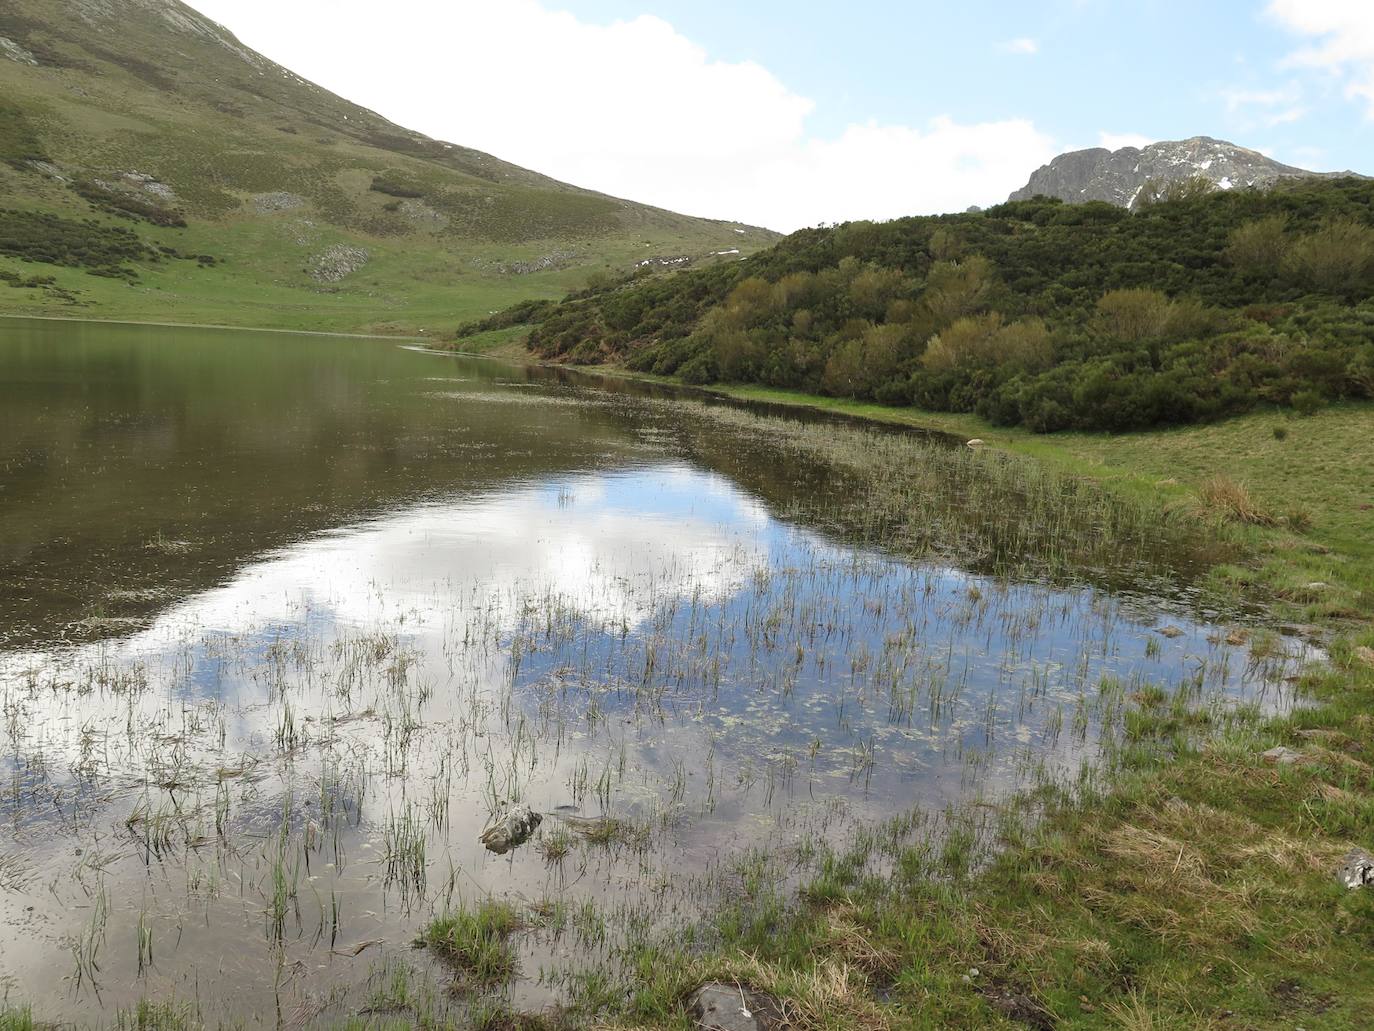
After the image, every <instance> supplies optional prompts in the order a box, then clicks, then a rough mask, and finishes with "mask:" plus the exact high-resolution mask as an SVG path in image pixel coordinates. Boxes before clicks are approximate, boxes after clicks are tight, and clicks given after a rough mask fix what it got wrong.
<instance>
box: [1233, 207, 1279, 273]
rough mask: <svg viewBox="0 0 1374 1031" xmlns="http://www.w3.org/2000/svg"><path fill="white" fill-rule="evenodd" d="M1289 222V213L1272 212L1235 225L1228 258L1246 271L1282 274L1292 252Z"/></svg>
mask: <svg viewBox="0 0 1374 1031" xmlns="http://www.w3.org/2000/svg"><path fill="white" fill-rule="evenodd" d="M1288 222H1289V218H1288V216H1287V215H1286V214H1279V215H1270V216H1269V217H1268V218H1261V219H1257V220H1255V221H1254V222H1246V223H1245V224H1244V225H1243V226H1239V227H1237V228H1236V229H1233V230H1232V231H1231V237H1230V242H1229V243H1228V244H1227V246H1226V260H1227V261H1229V262H1230V263H1231V264H1232V265H1234V266H1235V267H1236V268H1238V269H1240V270H1241V271H1242V272H1249V273H1251V274H1254V275H1261V276H1269V277H1273V276H1276V275H1278V273H1279V270H1280V269H1282V268H1283V263H1284V260H1285V259H1286V258H1287V256H1288V248H1289V238H1288Z"/></svg>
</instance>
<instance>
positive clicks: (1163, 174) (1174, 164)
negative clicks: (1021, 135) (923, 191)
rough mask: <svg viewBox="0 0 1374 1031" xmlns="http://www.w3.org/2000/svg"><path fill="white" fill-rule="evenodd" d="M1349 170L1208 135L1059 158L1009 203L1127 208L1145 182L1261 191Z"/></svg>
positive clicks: (1093, 150) (1095, 149)
mask: <svg viewBox="0 0 1374 1031" xmlns="http://www.w3.org/2000/svg"><path fill="white" fill-rule="evenodd" d="M1353 174H1354V173H1352V172H1309V171H1308V170H1307V169H1305V168H1295V167H1294V166H1292V165H1285V164H1281V163H1280V162H1278V161H1274V160H1273V159H1271V158H1267V157H1265V156H1264V155H1263V154H1260V153H1259V152H1257V151H1253V150H1247V149H1246V148H1244V147H1238V146H1236V145H1235V144H1234V143H1227V142H1225V141H1224V140H1214V139H1212V138H1211V137H1209V136H1195V137H1193V138H1192V139H1188V140H1177V141H1170V142H1163V143H1152V144H1150V145H1149V146H1148V147H1145V148H1143V149H1142V148H1137V147H1123V148H1122V149H1121V150H1117V151H1111V150H1107V149H1105V148H1103V147H1096V148H1093V149H1091V150H1077V151H1073V152H1072V153H1068V154H1061V155H1060V156H1059V157H1057V158H1055V159H1054V160H1053V161H1051V162H1050V163H1049V164H1048V165H1045V166H1044V167H1043V168H1040V169H1039V170H1037V171H1036V172H1035V174H1034V175H1032V176H1031V178H1030V182H1029V183H1027V184H1026V186H1025V188H1023V189H1020V190H1017V191H1016V192H1015V193H1013V194H1012V195H1011V199H1012V200H1014V201H1017V200H1030V199H1031V198H1033V197H1037V196H1045V197H1058V198H1059V199H1060V200H1063V201H1067V202H1068V203H1071V204H1081V203H1085V202H1087V201H1094V200H1095V201H1106V202H1107V203H1109V204H1116V205H1118V206H1119V207H1123V208H1129V207H1132V206H1133V205H1134V204H1135V201H1136V198H1137V197H1138V196H1139V195H1140V192H1141V190H1142V189H1143V188H1144V187H1145V185H1146V183H1148V182H1151V181H1153V182H1157V183H1166V184H1167V183H1175V182H1179V181H1181V180H1184V179H1191V178H1194V177H1197V176H1201V177H1203V178H1206V179H1209V180H1211V181H1212V183H1214V184H1215V185H1216V186H1217V188H1219V189H1222V190H1232V189H1250V188H1259V189H1265V188H1268V187H1270V186H1273V185H1274V184H1275V183H1277V182H1279V181H1280V180H1283V179H1295V178H1309V177H1311V178H1337V177H1340V176H1347V175H1353Z"/></svg>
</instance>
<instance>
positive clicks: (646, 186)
mask: <svg viewBox="0 0 1374 1031" xmlns="http://www.w3.org/2000/svg"><path fill="white" fill-rule="evenodd" d="M190 2H191V4H192V6H194V7H197V8H198V9H200V10H201V11H203V12H204V13H205V14H207V15H209V16H210V17H212V18H214V19H215V20H217V21H220V22H222V23H223V24H225V25H227V26H228V27H229V28H230V29H231V30H232V31H234V32H235V33H236V34H238V36H239V37H240V38H241V39H242V40H243V41H244V42H246V43H248V44H249V45H250V46H252V47H254V48H255V49H257V50H260V51H262V52H263V53H264V54H266V55H267V56H268V57H271V58H273V59H274V60H276V61H278V62H280V63H281V64H284V65H286V66H288V67H290V68H291V69H293V70H294V71H296V72H298V73H300V74H301V75H304V76H305V77H306V78H309V79H312V80H314V81H316V82H318V83H320V84H321V85H323V86H325V87H327V88H329V89H330V90H333V91H334V92H336V93H339V94H342V95H343V96H345V97H347V98H348V99H350V100H353V101H356V102H357V103H359V104H362V105H364V106H366V107H370V108H373V109H375V110H377V111H380V112H381V113H382V114H384V115H386V116H387V117H388V118H390V119H392V120H393V121H395V122H398V123H400V124H402V125H405V126H407V127H408V128H412V129H417V130H419V131H421V132H424V133H427V134H428V135H431V136H435V137H438V138H441V139H444V140H448V141H450V142H453V143H459V144H462V145H464V146H469V147H476V148H478V149H479V150H484V151H488V152H490V153H492V154H495V155H497V156H498V157H501V158H503V159H505V160H508V161H513V162H515V163H517V164H520V165H524V166H526V167H528V168H533V169H535V170H537V171H540V172H544V173H546V174H549V175H552V176H555V177H557V178H559V179H563V180H566V181H568V182H572V183H576V184H577V185H579V186H586V187H590V188H593V189H597V190H602V191H605V192H607V193H611V194H615V195H617V196H622V197H629V198H632V199H635V200H640V201H646V202H649V203H653V204H658V205H661V206H663V207H666V208H671V209H674V210H677V211H682V212H686V213H689V214H695V215H708V216H712V217H717V218H728V219H739V220H741V221H744V222H749V223H753V224H758V225H766V226H769V227H771V228H775V229H782V230H792V229H796V228H798V227H801V226H804V225H814V224H817V223H820V222H836V221H844V220H847V219H856V218H877V219H882V218H894V217H899V216H901V215H908V214H919V213H928V212H940V211H961V210H963V209H964V208H966V207H968V206H969V205H970V204H980V205H987V204H990V203H996V202H997V201H1000V200H1004V199H1005V198H1006V195H1007V194H1008V193H1009V192H1011V191H1012V190H1014V189H1016V188H1018V187H1019V186H1021V185H1023V184H1024V183H1025V181H1026V179H1027V178H1029V176H1030V173H1031V172H1032V171H1033V170H1034V169H1035V168H1037V167H1038V166H1040V165H1041V164H1043V163H1045V162H1046V161H1048V160H1049V159H1050V158H1051V157H1053V156H1054V155H1055V154H1057V153H1059V152H1061V151H1063V150H1068V149H1074V148H1080V147H1088V146H1098V145H1103V144H1105V145H1108V146H1112V147H1116V146H1122V145H1125V144H1137V145H1138V144H1141V143H1143V142H1146V141H1149V140H1158V139H1178V138H1182V137H1187V136H1194V135H1210V136H1218V137H1221V138H1226V139H1230V140H1232V141H1233V142H1236V143H1240V144H1242V145H1244V146H1249V147H1253V148H1255V149H1257V150H1262V151H1264V152H1265V153H1269V154H1271V155H1272V156H1274V157H1276V158H1278V159H1280V160H1283V161H1286V162H1289V163H1292V164H1298V165H1303V166H1305V167H1309V168H1314V169H1318V170H1336V169H1345V168H1354V169H1356V170H1358V171H1364V172H1369V173H1374V147H1372V146H1371V144H1372V143H1374V135H1372V133H1374V0H1207V2H1203V3H1200V2H1198V0H1040V2H1036V3H1027V2H1026V0H1015V2H1012V0H964V2H958V3H951V2H948V0H939V2H926V0H906V2H901V0H889V2H879V0H850V2H845V3H836V2H830V3H826V2H817V0H732V2H724V0H692V2H686V0H563V2H558V0H386V2H379V0H190Z"/></svg>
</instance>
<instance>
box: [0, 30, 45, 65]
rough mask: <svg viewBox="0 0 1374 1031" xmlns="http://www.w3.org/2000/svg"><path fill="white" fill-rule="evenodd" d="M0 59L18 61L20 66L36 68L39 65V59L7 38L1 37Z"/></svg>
mask: <svg viewBox="0 0 1374 1031" xmlns="http://www.w3.org/2000/svg"><path fill="white" fill-rule="evenodd" d="M0 57H8V58H9V59H10V60H11V61H18V62H19V63H20V64H27V65H33V66H34V67H37V65H38V58H36V57H34V56H33V54H32V53H30V52H29V51H28V50H26V49H25V48H24V47H21V46H20V45H19V44H18V43H16V42H15V41H14V40H12V39H10V38H8V37H6V36H0Z"/></svg>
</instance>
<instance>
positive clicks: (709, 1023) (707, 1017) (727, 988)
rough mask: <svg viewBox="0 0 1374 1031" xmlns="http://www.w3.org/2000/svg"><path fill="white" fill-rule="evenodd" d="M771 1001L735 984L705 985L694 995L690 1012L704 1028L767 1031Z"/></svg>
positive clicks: (716, 1030) (706, 1030)
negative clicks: (768, 1010)
mask: <svg viewBox="0 0 1374 1031" xmlns="http://www.w3.org/2000/svg"><path fill="white" fill-rule="evenodd" d="M769 1008H771V1006H770V1001H769V1000H767V999H766V998H764V997H763V996H759V995H756V994H755V993H753V992H751V991H749V989H747V988H741V987H740V986H739V985H733V984H720V983H713V984H706V985H702V986H701V987H700V988H698V989H697V990H696V991H695V992H694V993H693V994H692V1000H691V1006H690V1009H691V1013H692V1016H693V1017H695V1018H696V1026H697V1027H698V1028H701V1029H703V1031H764V1029H765V1028H766V1027H767V1026H768V1025H767V1024H766V1023H764V1021H765V1019H766V1018H765V1017H764V1016H763V1012H764V1010H766V1009H769Z"/></svg>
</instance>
